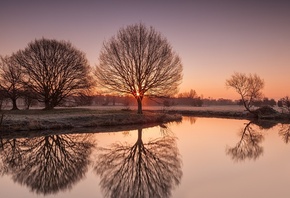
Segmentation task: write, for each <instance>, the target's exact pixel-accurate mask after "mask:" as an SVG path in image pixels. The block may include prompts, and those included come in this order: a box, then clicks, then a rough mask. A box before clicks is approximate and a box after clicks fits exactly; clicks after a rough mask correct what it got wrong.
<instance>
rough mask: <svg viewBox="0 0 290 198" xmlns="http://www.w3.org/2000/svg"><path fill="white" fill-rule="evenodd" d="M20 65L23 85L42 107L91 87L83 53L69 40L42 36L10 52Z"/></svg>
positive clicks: (55, 103) (48, 106)
mask: <svg viewBox="0 0 290 198" xmlns="http://www.w3.org/2000/svg"><path fill="white" fill-rule="evenodd" d="M13 57H14V59H15V60H16V61H17V62H18V63H19V65H21V66H22V68H23V72H24V74H25V78H24V80H25V81H24V83H25V86H26V87H27V88H28V89H29V90H31V91H32V92H33V93H34V94H35V95H36V96H37V99H38V100H39V101H40V102H44V104H45V109H53V108H54V107H55V106H57V105H58V104H59V103H60V102H62V100H63V99H64V98H67V97H68V96H70V95H74V94H76V93H78V92H79V91H81V90H83V89H86V88H88V87H89V86H90V83H91V81H90V80H91V78H90V76H89V72H90V67H89V65H88V61H87V59H86V58H85V54H84V53H83V52H81V51H79V50H77V49H76V48H74V47H73V46H72V45H71V43H69V42H65V41H57V40H49V39H45V38H42V39H40V40H35V41H34V42H31V43H29V44H28V47H26V48H25V49H24V50H20V51H18V52H17V53H16V54H14V55H13Z"/></svg>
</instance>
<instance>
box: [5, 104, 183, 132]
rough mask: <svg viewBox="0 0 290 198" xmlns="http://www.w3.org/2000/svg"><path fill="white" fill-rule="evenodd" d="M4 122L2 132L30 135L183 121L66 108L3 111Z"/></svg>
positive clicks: (156, 114)
mask: <svg viewBox="0 0 290 198" xmlns="http://www.w3.org/2000/svg"><path fill="white" fill-rule="evenodd" d="M1 113H2V114H3V115H4V116H3V121H2V124H1V126H0V127H1V128H0V129H1V130H2V131H29V130H51V129H71V128H87V127H104V126H107V127H110V126H117V125H137V124H139V125H141V124H148V123H156V124H158V123H164V122H170V121H181V119H182V117H181V115H176V114H165V113H161V112H146V111H145V112H144V114H142V115H139V114H137V113H136V111H128V110H127V111H122V110H118V109H110V110H108V109H106V110H104V109H103V110H97V109H92V108H62V109H54V110H51V111H43V110H38V109H35V110H21V111H9V110H5V111H1Z"/></svg>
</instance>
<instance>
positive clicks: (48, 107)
mask: <svg viewBox="0 0 290 198" xmlns="http://www.w3.org/2000/svg"><path fill="white" fill-rule="evenodd" d="M44 104H45V107H44V110H52V109H53V108H54V106H53V105H52V104H51V102H49V101H45V103H44Z"/></svg>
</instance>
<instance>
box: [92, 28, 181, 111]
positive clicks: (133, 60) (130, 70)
mask: <svg viewBox="0 0 290 198" xmlns="http://www.w3.org/2000/svg"><path fill="white" fill-rule="evenodd" d="M95 74H96V77H97V80H98V83H99V84H100V85H101V86H103V87H104V88H106V89H108V90H111V91H112V92H119V93H124V94H131V95H133V96H134V97H135V99H136V100H137V103H138V113H139V114H142V99H143V97H144V96H145V95H147V96H169V95H173V94H175V93H176V92H177V88H178V85H179V84H180V83H181V80H182V64H181V61H180V58H179V56H178V55H177V54H176V53H175V52H174V51H173V50H172V47H171V45H170V44H169V43H168V41H167V39H166V38H164V37H163V36H162V35H161V34H160V33H158V32H156V31H155V30H154V28H153V27H150V28H147V27H146V26H145V25H144V24H136V25H129V26H127V27H126V28H121V29H120V30H119V32H118V33H117V35H116V36H113V37H112V38H111V39H110V40H109V41H107V42H104V45H103V48H102V50H101V53H100V57H99V65H98V66H97V67H96V70H95Z"/></svg>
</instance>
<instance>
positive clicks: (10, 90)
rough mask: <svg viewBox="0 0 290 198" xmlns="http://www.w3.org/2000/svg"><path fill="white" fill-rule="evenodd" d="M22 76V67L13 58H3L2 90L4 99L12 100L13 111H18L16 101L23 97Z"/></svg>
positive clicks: (0, 70)
mask: <svg viewBox="0 0 290 198" xmlns="http://www.w3.org/2000/svg"><path fill="white" fill-rule="evenodd" d="M22 76H23V74H22V72H21V69H20V66H19V65H18V64H17V63H16V62H14V61H13V59H12V58H11V57H8V56H5V57H1V62H0V89H1V90H2V92H3V94H4V95H5V96H4V97H6V98H9V99H11V101H12V110H18V107H17V103H16V101H17V99H18V98H19V97H20V96H21V89H22Z"/></svg>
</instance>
